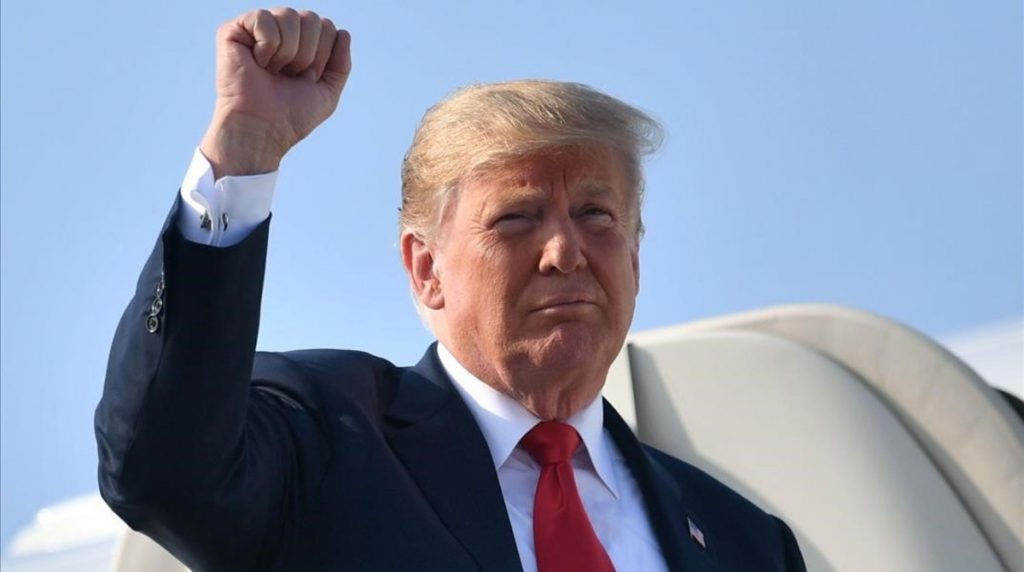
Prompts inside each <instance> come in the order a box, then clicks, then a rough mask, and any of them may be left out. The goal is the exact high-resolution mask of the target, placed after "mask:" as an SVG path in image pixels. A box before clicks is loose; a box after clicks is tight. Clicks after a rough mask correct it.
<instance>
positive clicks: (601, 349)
mask: <svg viewBox="0 0 1024 572" xmlns="http://www.w3.org/2000/svg"><path fill="white" fill-rule="evenodd" d="M594 333H595V332H594V331H593V327H592V326H584V325H583V324H579V323H565V324H559V325H557V326H555V327H554V328H552V329H551V331H550V332H549V333H548V335H547V336H545V337H544V338H543V339H542V340H538V341H539V344H538V345H537V347H536V348H535V352H531V353H533V356H532V357H533V358H534V359H533V361H534V362H535V363H536V364H537V365H538V366H539V367H541V368H544V369H549V370H554V371H570V372H571V371H577V370H580V369H581V368H582V369H587V368H593V367H596V366H598V365H599V364H600V363H601V359H602V358H603V357H605V354H606V353H608V351H609V349H608V347H607V346H608V344H609V343H610V342H609V341H608V340H607V339H605V336H604V335H600V336H595V335H594ZM615 351H616V352H617V351H618V348H615ZM611 359H614V356H612V358H611Z"/></svg>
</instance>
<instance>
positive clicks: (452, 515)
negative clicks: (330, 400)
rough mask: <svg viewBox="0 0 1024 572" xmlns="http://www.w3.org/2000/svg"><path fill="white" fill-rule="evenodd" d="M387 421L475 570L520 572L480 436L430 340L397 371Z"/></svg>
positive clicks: (397, 448)
mask: <svg viewBox="0 0 1024 572" xmlns="http://www.w3.org/2000/svg"><path fill="white" fill-rule="evenodd" d="M387 419H388V424H387V425H386V426H385V436H386V438H387V440H388V442H389V443H390V445H391V448H392V450H394V452H395V453H396V454H397V455H398V457H399V458H400V459H401V460H402V463H403V464H404V465H405V467H406V468H407V469H408V470H409V474H410V475H411V476H412V477H413V479H415V481H416V483H417V484H418V485H419V487H420V490H421V491H422V492H423V496H424V497H425V498H426V500H427V502H429V503H430V505H431V506H432V507H433V509H434V511H435V512H436V513H437V515H438V517H440V519H441V521H442V522H443V523H444V524H445V526H446V527H447V528H448V530H449V531H450V532H451V533H452V535H453V536H455V538H456V539H458V541H459V542H460V543H462V545H463V546H465V548H466V550H467V551H468V552H469V553H470V554H472V555H473V558H474V559H476V561H477V563H478V564H479V565H480V568H481V569H483V570H487V571H491V570H494V571H503V572H504V571H507V572H513V571H516V572H521V570H522V567H521V565H520V562H519V553H518V551H517V549H516V544H515V537H514V536H513V534H512V527H511V525H510V524H509V520H508V513H507V511H506V509H505V501H504V499H503V497H502V494H501V487H500V485H499V484H498V477H497V474H496V473H495V471H494V466H493V461H492V460H491V455H490V452H489V450H488V448H487V442H486V441H485V440H484V437H483V434H481V433H480V429H479V427H477V424H476V421H475V420H474V419H473V416H472V414H471V413H470V412H469V409H468V408H467V407H466V405H465V404H464V403H463V402H462V399H461V398H460V397H459V396H458V394H457V393H456V391H455V390H454V388H453V387H452V385H451V381H450V380H449V379H448V376H447V375H446V374H445V373H444V370H443V368H442V367H441V364H440V363H439V361H438V359H437V352H436V350H435V348H434V346H431V347H430V349H428V350H427V353H426V355H424V357H423V359H422V360H420V363H419V364H417V365H416V366H415V367H413V368H410V369H409V370H407V371H406V372H405V374H404V375H403V376H402V379H401V380H400V382H399V387H398V391H397V394H396V396H395V400H394V402H393V403H392V405H391V407H390V409H389V410H388V412H387Z"/></svg>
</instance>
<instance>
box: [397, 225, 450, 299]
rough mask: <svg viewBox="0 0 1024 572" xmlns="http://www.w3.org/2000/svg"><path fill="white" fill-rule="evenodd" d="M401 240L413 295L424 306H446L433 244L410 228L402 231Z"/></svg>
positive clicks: (403, 259)
mask: <svg viewBox="0 0 1024 572" xmlns="http://www.w3.org/2000/svg"><path fill="white" fill-rule="evenodd" d="M400 240H401V248H402V266H404V267H405V272H406V274H408V275H409V285H410V286H411V287H412V292H413V295H414V296H415V297H416V299H417V300H418V301H419V303H420V305H421V306H423V307H424V308H429V309H431V310H440V309H441V308H444V294H443V293H442V292H441V279H440V276H439V275H438V270H439V268H438V265H437V259H436V258H435V256H434V252H433V249H432V246H433V245H432V244H430V243H428V242H427V241H425V240H424V239H423V238H421V237H419V236H417V235H416V234H415V233H413V232H412V231H408V230H406V231H403V232H402V237H401V239H400Z"/></svg>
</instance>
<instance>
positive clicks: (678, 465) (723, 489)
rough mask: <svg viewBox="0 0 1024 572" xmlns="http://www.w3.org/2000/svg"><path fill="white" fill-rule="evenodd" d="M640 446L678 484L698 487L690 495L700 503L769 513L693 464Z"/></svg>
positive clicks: (743, 512)
mask: <svg viewBox="0 0 1024 572" xmlns="http://www.w3.org/2000/svg"><path fill="white" fill-rule="evenodd" d="M643 447H644V449H645V450H646V451H647V453H648V454H649V455H650V456H651V457H652V458H653V459H654V461H656V462H657V463H658V464H659V465H660V466H662V467H663V468H664V469H666V470H667V471H668V472H669V473H670V474H671V475H672V477H673V479H674V480H675V481H676V482H677V483H679V484H680V486H684V487H689V489H690V490H692V491H694V492H697V491H699V493H700V494H695V495H693V497H694V498H693V499H692V501H694V502H696V503H700V504H705V503H706V504H707V505H709V506H713V507H714V509H715V510H716V511H719V512H720V511H723V510H727V511H729V512H735V513H737V514H739V515H743V516H744V517H745V518H754V519H758V520H760V519H762V518H764V519H767V518H769V517H770V515H769V514H768V513H767V512H765V511H764V510H763V509H761V507H759V506H757V505H756V504H754V503H753V502H751V501H750V500H749V499H747V498H746V497H744V496H743V495H741V494H740V493H738V492H736V491H735V490H733V489H732V488H731V487H729V486H728V485H726V484H725V483H723V482H721V481H719V480H718V479H716V478H715V477H713V476H711V475H709V474H708V473H706V472H704V471H703V470H701V469H699V468H697V467H696V466H694V465H691V464H690V463H687V462H686V461H683V460H681V459H678V458H676V457H673V456H672V455H669V454H668V453H666V452H664V451H661V450H660V449H656V448H654V447H651V446H650V445H644V446H643Z"/></svg>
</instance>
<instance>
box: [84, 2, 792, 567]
mask: <svg viewBox="0 0 1024 572" xmlns="http://www.w3.org/2000/svg"><path fill="white" fill-rule="evenodd" d="M349 44H350V39H349V35H348V33H347V32H344V31H336V30H335V28H334V25H333V24H332V23H331V22H330V21H329V20H327V19H325V18H320V17H318V16H317V15H316V14H313V13H311V12H302V13H299V12H295V11H293V10H289V9H281V10H273V11H256V12H251V13H247V14H244V15H242V16H240V17H239V18H238V19H236V20H234V21H231V22H228V23H227V24H225V25H224V26H223V27H222V28H221V29H220V32H219V34H218V72H217V94H218V98H217V106H216V111H215V113H214V117H213V120H212V121H211V125H210V128H209V130H208V131H207V133H206V135H205V137H204V139H203V141H202V143H201V145H200V149H199V152H197V154H196V157H195V160H194V162H193V165H192V167H191V168H190V170H189V172H188V174H187V175H186V180H185V183H184V185H183V186H182V189H181V199H180V201H179V202H178V204H177V206H176V207H175V209H174V210H173V211H172V214H171V217H170V218H169V220H168V223H167V225H166V227H165V229H164V231H163V233H162V235H161V239H160V241H158V244H157V246H156V248H155V249H154V252H153V254H152V255H151V257H150V259H149V261H148V262H147V263H146V267H145V269H144V270H143V273H142V276H141V278H140V280H139V286H138V290H137V293H136V295H135V297H134V299H133V300H132V302H131V303H130V304H129V306H128V309H127V310H126V312H125V314H124V317H123V318H122V321H121V323H120V325H119V327H118V331H117V334H116V337H115V340H114V344H113V348H112V350H111V357H110V363H109V369H108V375H107V383H106V387H105V390H104V395H103V399H102V401H101V402H100V405H99V407H98V409H97V414H96V431H97V440H98V442H99V449H100V489H101V491H102V493H103V496H104V498H105V499H106V500H107V502H108V503H109V504H110V506H111V507H112V508H113V509H114V510H115V511H116V512H117V513H118V514H119V515H121V517H122V518H124V519H125V521H126V522H128V523H129V524H130V525H131V526H132V527H133V528H136V529H138V530H141V531H143V532H145V533H147V534H149V535H150V536H152V537H153V538H155V539H156V540H157V541H159V542H160V543H161V544H162V545H164V546H165V547H166V548H168V549H169V550H170V551H171V552H172V553H174V554H175V555H176V556H178V557H179V558H180V559H181V560H182V561H183V562H185V563H186V564H188V565H189V566H191V567H192V568H193V569H196V570H264V569H266V570H338V569H356V570H453V571H458V570H488V571H490V570H501V571H504V570H508V571H512V570H540V571H541V572H554V571H572V570H580V571H583V570H586V571H599V570H613V569H615V570H620V571H623V570H693V571H695V570H801V569H803V562H802V559H801V557H800V552H799V549H798V548H797V546H796V543H795V540H794V538H793V535H792V533H791V532H790V531H789V529H788V528H787V527H786V525H785V524H783V523H782V522H781V521H780V520H778V519H776V518H775V517H772V516H770V515H767V514H765V513H764V512H762V511H761V510H759V509H758V508H756V507H754V506H753V505H752V504H750V503H749V502H747V501H746V500H744V499H742V498H741V497H739V496H738V495H737V494H735V493H734V492H732V491H730V490H728V489H727V488H726V487H724V486H723V485H721V484H719V483H717V482H716V481H714V480H713V479H711V478H710V477H708V476H707V475H705V474H703V473H701V472H700V471H698V470H696V469H695V468H693V467H691V466H689V465H687V464H685V463H683V462H681V461H679V460H676V459H673V458H671V457H668V456H667V455H665V454H663V453H660V452H658V451H655V450H653V449H650V448H647V447H644V446H641V445H640V444H639V443H638V442H637V441H636V439H635V437H634V436H633V435H632V434H631V433H630V432H629V429H628V428H627V427H626V425H625V424H624V423H623V422H622V420H621V418H619V417H618V415H617V414H616V413H615V411H614V410H613V409H612V408H611V407H610V406H609V405H608V404H606V403H604V402H603V401H602V400H601V398H600V390H601V386H602V384H603V382H604V379H605V376H606V374H607V372H608V368H609V367H610V365H611V363H612V361H613V360H614V358H615V356H616V354H617V353H618V351H619V349H620V348H621V346H622V344H623V342H624V340H625V336H626V332H627V330H628V328H629V324H630V321H631V319H632V316H633V307H634V299H635V297H636V294H637V289H638V285H639V258H638V246H639V244H638V243H639V239H640V234H641V228H642V226H641V222H640V198H641V197H640V190H641V188H642V176H641V169H640V157H641V155H642V154H643V153H644V152H646V151H648V150H650V149H651V148H653V146H654V145H655V144H656V133H657V126H656V124H654V123H653V122H652V121H651V120H650V119H649V118H647V117H646V116H645V115H643V114H642V113H640V112H638V111H636V110H635V109H633V108H631V107H629V106H627V105H625V104H623V103H622V102H619V101H617V100H615V99H613V98H610V97H608V96H605V95H603V94H600V93H598V92H595V91H594V90H591V89H589V88H586V87H584V86H580V85H576V84H566V83H558V82H540V81H525V82H510V83H505V84H495V85H485V86H474V87H470V88H466V89H464V90H461V91H459V92H457V93H456V94H454V95H453V96H451V97H450V98H448V99H447V100H445V101H444V102H442V103H440V104H438V105H437V106H435V107H434V108H432V109H431V110H430V111H428V113H427V115H426V116H425V117H424V120H423V123H422V124H421V126H420V128H419V130H418V131H417V134H416V136H415V139H414V141H413V144H412V147H411V148H410V150H409V153H408V155H407V156H406V159H405V162H404V164H403V177H402V178H403V181H402V183H403V184H402V187H403V188H402V209H401V213H402V214H401V229H402V230H401V238H400V244H401V253H402V262H403V264H404V266H405V269H406V271H407V273H408V276H409V281H410V286H411V288H412V291H413V294H414V297H415V300H416V303H417V306H418V308H419V309H420V312H421V314H422V316H423V318H424V320H425V321H426V322H427V323H428V324H429V326H430V327H431V328H432V329H433V331H434V333H435V334H436V336H437V338H438V340H439V343H438V344H435V345H434V346H432V347H431V348H429V349H428V350H427V352H426V355H425V356H424V357H423V359H422V360H421V361H420V363H419V364H418V365H416V366H414V367H412V368H400V367H396V366H394V365H392V364H391V363H389V362H387V361H386V360H383V359H381V358H377V357H375V356H370V355H367V354H362V353H357V352H343V351H324V350H319V351H303V352H291V353H287V354H270V353H258V354H257V353H255V350H254V348H255V341H256V332H257V328H258V322H259V303H260V294H261V287H262V278H263V267H264V255H265V251H266V240H267V227H268V224H269V222H268V218H269V194H270V192H271V191H272V188H273V172H274V171H275V170H276V169H277V167H278V165H279V163H280V160H281V158H282V157H283V156H284V154H285V153H286V152H287V151H288V150H289V149H290V148H291V147H292V146H293V145H295V144H296V143H297V142H298V141H299V140H301V139H302V138H303V137H305V136H306V135H308V134H309V133H310V132H311V131H312V130H313V129H314V128H315V127H316V126H317V125H318V124H319V123H320V122H322V121H323V120H324V119H326V118H327V117H328V116H329V115H330V114H331V113H332V111H333V109H334V108H335V106H336V105H337V102H338V100H339V97H340V95H341V91H342V89H343V87H344V85H345V82H346V80H347V78H348V74H349V70H350V67H351V64H350V56H349Z"/></svg>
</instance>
